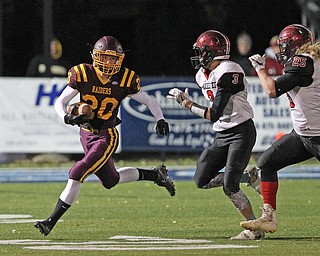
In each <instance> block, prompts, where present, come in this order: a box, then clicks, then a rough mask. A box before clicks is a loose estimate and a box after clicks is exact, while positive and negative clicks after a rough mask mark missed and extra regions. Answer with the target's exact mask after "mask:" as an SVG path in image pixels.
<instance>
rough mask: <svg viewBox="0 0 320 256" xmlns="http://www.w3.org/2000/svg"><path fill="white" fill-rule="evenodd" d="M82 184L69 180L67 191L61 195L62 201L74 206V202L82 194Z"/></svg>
mask: <svg viewBox="0 0 320 256" xmlns="http://www.w3.org/2000/svg"><path fill="white" fill-rule="evenodd" d="M80 187H81V182H80V181H77V180H72V179H68V183H67V185H66V187H65V189H64V190H63V191H62V193H61V195H60V199H61V200H62V201H63V202H65V203H66V204H68V205H72V203H73V202H74V200H76V198H77V197H78V194H79V192H80Z"/></svg>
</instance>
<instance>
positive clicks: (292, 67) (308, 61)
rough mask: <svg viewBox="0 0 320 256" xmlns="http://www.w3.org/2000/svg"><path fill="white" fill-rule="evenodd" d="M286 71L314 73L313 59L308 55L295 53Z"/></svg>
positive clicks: (305, 73)
mask: <svg viewBox="0 0 320 256" xmlns="http://www.w3.org/2000/svg"><path fill="white" fill-rule="evenodd" d="M284 72H285V73H299V74H300V75H313V72H314V66H313V59H312V58H310V57H309V56H306V55H294V56H293V57H292V58H291V59H290V60H289V61H288V63H287V64H286V67H285V71H284Z"/></svg>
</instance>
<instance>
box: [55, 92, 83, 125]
mask: <svg viewBox="0 0 320 256" xmlns="http://www.w3.org/2000/svg"><path fill="white" fill-rule="evenodd" d="M78 93H79V92H78V91H77V90H75V89H73V88H71V87H70V86H67V87H66V88H65V89H64V90H63V92H62V93H61V94H60V96H59V97H58V98H57V100H56V102H55V104H54V108H55V110H56V112H57V114H58V115H59V116H60V117H61V118H62V120H64V116H65V115H66V114H67V104H68V103H69V101H70V100H72V99H73V98H74V97H75V96H76V95H77V94H78Z"/></svg>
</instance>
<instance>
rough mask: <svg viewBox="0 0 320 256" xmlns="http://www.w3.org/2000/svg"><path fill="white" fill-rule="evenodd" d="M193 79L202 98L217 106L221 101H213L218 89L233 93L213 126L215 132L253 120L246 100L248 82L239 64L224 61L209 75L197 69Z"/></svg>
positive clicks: (250, 108) (251, 111)
mask: <svg viewBox="0 0 320 256" xmlns="http://www.w3.org/2000/svg"><path fill="white" fill-rule="evenodd" d="M228 77H229V78H228ZM226 78H227V79H226ZM195 79H196V82H197V84H198V86H199V87H200V88H201V90H202V93H203V95H204V97H205V98H206V99H207V100H209V101H211V103H218V104H219V102H221V101H223V99H219V100H216V101H215V98H216V96H217V92H218V89H219V87H224V88H228V91H229V92H230V91H231V92H232V91H233V90H234V91H235V93H233V94H232V95H231V97H230V98H229V101H228V103H227V105H226V107H225V108H224V109H223V113H222V116H220V118H219V119H218V120H217V121H216V122H215V123H214V124H213V129H214V130H215V131H224V130H227V129H230V128H232V127H235V126H237V125H239V124H241V123H243V122H245V121H247V120H248V119H250V118H253V116H254V115H253V110H252V107H251V105H250V104H249V102H248V100H247V88H248V81H247V79H246V78H245V75H244V71H243V69H242V68H241V66H240V65H239V64H237V63H235V62H233V61H229V60H224V61H222V62H221V63H220V65H219V66H217V67H216V68H215V69H214V70H212V71H211V72H210V74H206V73H205V70H204V69H203V68H201V69H199V70H198V72H197V74H196V76H195ZM240 87H241V88H240ZM233 88H234V89H233ZM217 101H218V102H217Z"/></svg>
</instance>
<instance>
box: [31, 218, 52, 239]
mask: <svg viewBox="0 0 320 256" xmlns="http://www.w3.org/2000/svg"><path fill="white" fill-rule="evenodd" d="M34 226H35V228H36V229H38V230H39V231H40V233H41V234H43V235H44V236H47V235H49V233H50V232H51V230H52V229H53V226H52V225H49V224H48V222H47V221H46V220H44V221H36V222H35V223H34Z"/></svg>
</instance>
